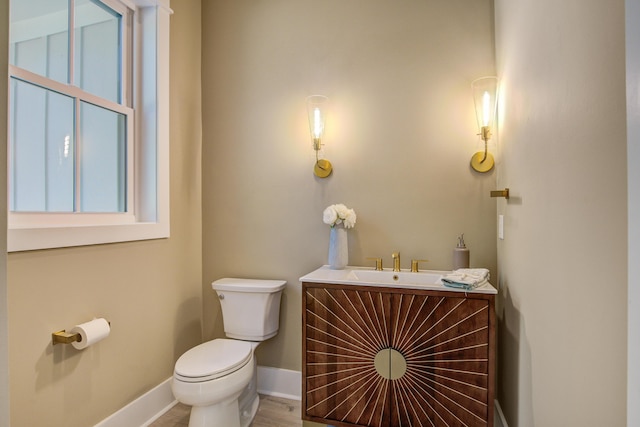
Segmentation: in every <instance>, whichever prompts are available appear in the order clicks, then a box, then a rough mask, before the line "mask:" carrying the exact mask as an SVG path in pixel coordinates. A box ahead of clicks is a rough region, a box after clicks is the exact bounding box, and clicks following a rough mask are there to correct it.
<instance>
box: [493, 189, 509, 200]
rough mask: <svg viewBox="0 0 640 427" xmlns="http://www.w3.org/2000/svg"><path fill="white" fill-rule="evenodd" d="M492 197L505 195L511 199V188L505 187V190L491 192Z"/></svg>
mask: <svg viewBox="0 0 640 427" xmlns="http://www.w3.org/2000/svg"><path fill="white" fill-rule="evenodd" d="M491 197H504V198H505V199H507V200H509V189H508V188H505V189H504V190H495V191H492V192H491Z"/></svg>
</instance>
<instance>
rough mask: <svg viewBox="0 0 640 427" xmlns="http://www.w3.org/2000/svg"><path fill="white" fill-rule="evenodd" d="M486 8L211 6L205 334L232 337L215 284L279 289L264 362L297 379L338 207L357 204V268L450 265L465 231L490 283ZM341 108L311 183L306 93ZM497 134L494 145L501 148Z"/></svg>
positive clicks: (333, 2) (404, 2) (331, 1)
mask: <svg viewBox="0 0 640 427" xmlns="http://www.w3.org/2000/svg"><path fill="white" fill-rule="evenodd" d="M491 5H492V3H491V1H490V0H480V1H477V0H432V1H428V2H425V1H416V0H400V1H393V2H389V1H384V0H353V1H348V2H345V1H343V0H328V1H322V2H312V1H308V0H302V1H300V0H269V1H265V0H262V1H261V0H258V1H255V0H251V1H246V0H244V1H226V0H211V1H207V2H203V7H202V9H203V56H202V61H203V77H204V79H203V194H204V196H203V295H204V326H205V337H206V338H210V337H212V336H215V335H220V334H222V325H221V317H220V313H219V304H218V303H217V301H216V299H215V295H214V294H213V291H212V290H211V287H210V283H211V281H213V280H215V279H218V278H220V277H224V276H240V277H264V278H282V279H286V280H287V281H288V286H287V288H286V291H285V295H284V299H283V306H282V315H281V330H280V333H279V335H278V336H277V337H276V338H274V339H272V340H270V341H268V342H267V343H265V344H263V345H262V346H261V347H260V348H259V349H258V360H259V363H260V364H262V365H268V366H276V367H281V368H287V369H295V370H299V369H300V368H301V361H300V360H301V327H300V320H301V310H300V304H301V300H300V285H299V282H298V278H299V277H300V276H301V275H304V274H305V273H307V272H309V271H312V270H314V269H316V268H317V267H319V266H321V265H322V264H324V263H326V255H327V246H328V239H329V228H328V226H326V225H324V224H323V223H322V211H323V210H324V208H325V207H326V206H327V205H329V204H332V203H344V204H346V205H347V206H349V207H351V208H354V209H355V211H356V213H357V215H358V222H357V224H356V227H355V228H354V229H353V230H350V231H349V239H350V240H349V252H350V263H351V264H353V265H365V264H366V265H373V264H372V262H371V261H366V260H365V258H366V257H382V258H384V262H385V265H386V267H389V266H391V253H392V252H393V251H397V250H399V251H400V252H401V254H402V261H403V262H402V267H403V268H408V267H409V263H410V259H411V258H418V259H420V258H427V259H429V260H431V262H430V263H429V264H427V265H428V266H429V267H430V268H433V269H450V268H451V266H452V255H451V252H452V249H453V247H454V246H455V243H456V236H457V235H458V234H460V233H462V232H464V233H465V237H466V240H467V243H468V245H469V247H470V249H471V262H472V264H473V265H475V266H486V267H489V268H491V269H492V271H493V272H494V273H495V271H496V270H495V268H496V238H495V235H496V228H495V223H496V221H495V212H496V211H495V209H496V208H495V206H496V203H495V199H491V198H490V197H489V191H490V190H492V189H494V185H495V174H494V173H489V174H486V175H479V174H476V173H475V172H473V171H471V170H470V168H469V160H470V158H471V156H472V155H473V153H474V152H475V151H476V150H477V149H478V148H479V147H480V145H479V143H478V141H479V140H478V138H477V137H476V136H475V134H476V132H477V131H476V128H475V118H474V115H473V114H474V112H473V103H472V99H471V89H470V83H471V81H472V80H473V79H475V78H477V77H480V76H483V75H487V74H493V73H494V72H495V70H494V63H495V61H494V56H493V25H492V24H493V21H492V17H493V10H492V7H491ZM315 93H320V94H324V95H327V96H328V97H329V98H330V99H331V108H332V109H331V113H330V116H329V122H328V124H327V136H326V138H325V141H326V143H327V145H326V150H325V151H326V155H327V157H328V158H329V159H330V160H331V162H332V163H333V165H334V173H333V175H332V176H331V177H329V178H327V179H325V180H320V179H317V178H315V177H314V176H313V174H312V168H313V163H314V158H313V151H312V149H311V141H310V136H309V130H308V123H307V116H306V111H305V97H307V96H308V95H311V94H315ZM496 139H497V138H495V139H494V140H493V141H492V147H493V148H494V149H495V140H496Z"/></svg>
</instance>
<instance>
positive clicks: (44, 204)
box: [10, 78, 75, 212]
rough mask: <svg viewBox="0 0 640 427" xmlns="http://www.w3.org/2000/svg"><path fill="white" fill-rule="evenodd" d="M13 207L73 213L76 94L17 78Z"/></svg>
mask: <svg viewBox="0 0 640 427" xmlns="http://www.w3.org/2000/svg"><path fill="white" fill-rule="evenodd" d="M11 105H12V108H11V117H10V120H11V122H10V124H11V126H10V128H11V135H10V150H11V151H10V152H11V157H10V163H11V164H10V171H11V187H12V191H11V199H10V209H11V210H12V211H18V212H73V205H74V169H75V168H74V159H73V158H74V152H73V148H74V147H73V145H74V144H73V141H74V136H73V135H74V134H73V129H74V107H73V105H74V102H73V99H72V98H70V97H68V96H65V95H61V94H59V93H56V92H52V91H50V90H47V89H43V88H41V87H39V86H35V85H32V84H29V83H25V82H23V81H20V80H17V79H13V78H12V79H11Z"/></svg>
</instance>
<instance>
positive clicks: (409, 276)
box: [349, 270, 446, 285]
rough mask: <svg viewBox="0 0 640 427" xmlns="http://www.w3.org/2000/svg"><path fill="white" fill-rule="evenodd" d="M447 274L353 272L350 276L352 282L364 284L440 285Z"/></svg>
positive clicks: (424, 272)
mask: <svg viewBox="0 0 640 427" xmlns="http://www.w3.org/2000/svg"><path fill="white" fill-rule="evenodd" d="M445 273H446V272H440V271H429V270H427V271H421V272H419V273H412V272H408V271H391V270H389V271H387V270H383V271H376V270H351V274H350V275H349V276H350V278H351V279H352V280H355V281H359V282H363V283H383V284H398V285H408V284H411V285H438V284H441V283H442V282H441V281H440V279H441V278H442V275H443V274H445Z"/></svg>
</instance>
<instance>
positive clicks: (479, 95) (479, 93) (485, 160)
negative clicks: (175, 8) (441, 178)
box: [471, 76, 498, 172]
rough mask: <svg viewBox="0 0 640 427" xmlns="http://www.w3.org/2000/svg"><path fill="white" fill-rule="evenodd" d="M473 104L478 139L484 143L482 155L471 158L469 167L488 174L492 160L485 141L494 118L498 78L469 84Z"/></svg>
mask: <svg viewBox="0 0 640 427" xmlns="http://www.w3.org/2000/svg"><path fill="white" fill-rule="evenodd" d="M471 89H472V90H473V102H474V105H475V107H476V118H477V120H478V130H479V131H480V133H479V134H478V135H480V138H481V139H482V140H483V141H484V153H483V152H482V151H479V152H477V153H476V154H474V155H473V157H472V158H471V167H472V168H473V169H474V170H476V171H478V172H489V171H490V170H491V169H493V165H494V160H493V156H492V155H491V153H489V152H488V151H487V141H488V140H489V139H490V138H491V128H492V127H493V122H494V120H495V117H496V106H497V93H498V78H497V77H493V76H491V77H481V78H479V79H476V80H474V81H473V82H471Z"/></svg>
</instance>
